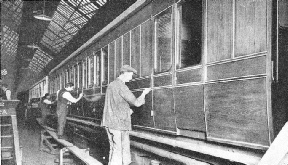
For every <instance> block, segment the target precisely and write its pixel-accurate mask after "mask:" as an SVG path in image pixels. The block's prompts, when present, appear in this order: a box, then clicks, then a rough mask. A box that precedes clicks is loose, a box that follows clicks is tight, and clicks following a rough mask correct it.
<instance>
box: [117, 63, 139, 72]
mask: <svg viewBox="0 0 288 165" xmlns="http://www.w3.org/2000/svg"><path fill="white" fill-rule="evenodd" d="M120 72H133V73H134V74H137V70H136V69H134V68H132V67H131V66H129V65H123V66H122V67H121V69H120Z"/></svg>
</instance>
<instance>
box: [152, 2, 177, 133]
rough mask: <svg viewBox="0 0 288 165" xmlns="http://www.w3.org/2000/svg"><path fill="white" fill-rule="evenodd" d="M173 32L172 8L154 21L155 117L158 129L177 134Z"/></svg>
mask: <svg viewBox="0 0 288 165" xmlns="http://www.w3.org/2000/svg"><path fill="white" fill-rule="evenodd" d="M172 31H173V23H172V7H170V8H168V9H166V10H164V11H163V12H161V13H160V14H158V15H157V16H155V20H154V33H155V35H154V36H155V38H154V39H155V42H154V43H155V49H154V75H153V113H154V114H153V116H154V122H155V127H156V128H157V129H161V130H165V131H172V132H175V131H176V124H175V109H174V99H173V98H174V92H173V86H172V79H173V70H174V69H173V65H172V64H173V58H172V57H173V53H172V52H173V51H172V49H173V44H172V43H173V38H172V36H173V35H172Z"/></svg>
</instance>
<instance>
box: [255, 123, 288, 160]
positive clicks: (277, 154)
mask: <svg viewBox="0 0 288 165" xmlns="http://www.w3.org/2000/svg"><path fill="white" fill-rule="evenodd" d="M287 139H288V122H287V123H286V124H285V125H284V127H283V128H282V129H281V131H280V133H279V134H278V135H277V137H276V138H275V139H274V141H273V143H272V144H271V146H270V147H269V149H268V150H267V151H266V153H265V154H264V156H263V157H262V159H261V160H260V162H259V164H258V165H271V164H275V165H278V164H280V163H281V161H282V160H283V159H284V158H285V156H286V154H288V140H287ZM283 162H284V160H283Z"/></svg>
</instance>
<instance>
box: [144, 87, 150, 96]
mask: <svg viewBox="0 0 288 165" xmlns="http://www.w3.org/2000/svg"><path fill="white" fill-rule="evenodd" d="M150 91H151V88H145V89H144V90H143V94H144V95H146V94H148V93H149V92H150Z"/></svg>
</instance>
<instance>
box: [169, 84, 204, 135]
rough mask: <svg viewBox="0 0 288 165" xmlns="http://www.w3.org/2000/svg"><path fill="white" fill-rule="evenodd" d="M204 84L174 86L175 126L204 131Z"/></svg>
mask: <svg viewBox="0 0 288 165" xmlns="http://www.w3.org/2000/svg"><path fill="white" fill-rule="evenodd" d="M203 96H204V86H203V85H198V86H186V87H177V88H175V111H176V116H177V119H176V122H177V128H181V129H186V130H196V131H202V132H206V126H205V125H206V124H205V114H204V97H203Z"/></svg>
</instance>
